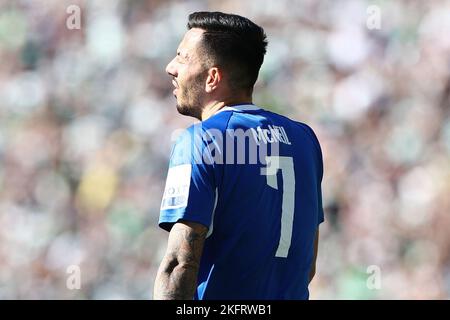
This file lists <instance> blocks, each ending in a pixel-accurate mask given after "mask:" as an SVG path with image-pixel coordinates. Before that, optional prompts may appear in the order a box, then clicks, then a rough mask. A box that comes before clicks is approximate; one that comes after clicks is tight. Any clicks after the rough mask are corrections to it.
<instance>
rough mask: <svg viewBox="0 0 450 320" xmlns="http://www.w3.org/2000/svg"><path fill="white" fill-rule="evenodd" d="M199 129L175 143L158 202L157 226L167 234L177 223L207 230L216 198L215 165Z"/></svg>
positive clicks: (186, 134) (190, 129) (182, 136)
mask: <svg viewBox="0 0 450 320" xmlns="http://www.w3.org/2000/svg"><path fill="white" fill-rule="evenodd" d="M206 158H210V154H209V148H208V143H207V141H206V140H205V138H204V134H203V130H202V129H201V127H198V126H192V127H190V128H189V129H187V130H186V131H185V132H184V133H183V134H182V135H181V136H180V138H179V139H178V140H177V141H176V143H175V145H174V147H173V149H172V153H171V157H170V162H169V170H168V173H167V179H166V185H165V189H164V194H163V198H162V202H161V209H160V217H159V226H160V227H161V228H163V229H164V230H167V231H170V229H171V228H172V226H173V224H174V223H176V222H177V221H179V220H186V221H191V222H197V223H200V224H202V225H204V226H206V227H207V228H209V226H210V224H211V219H212V213H213V210H214V204H215V200H216V199H215V198H216V191H215V190H216V182H215V175H214V170H215V165H214V164H211V161H204V160H205V159H206Z"/></svg>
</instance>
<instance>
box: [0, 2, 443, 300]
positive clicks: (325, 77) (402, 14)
mask: <svg viewBox="0 0 450 320" xmlns="http://www.w3.org/2000/svg"><path fill="white" fill-rule="evenodd" d="M74 6H75V7H74ZM77 8H79V9H80V10H79V13H80V18H81V20H80V21H78V22H79V28H77V21H76V17H75V16H74V15H76V14H77ZM201 10H209V11H216V10H217V11H224V12H230V13H237V14H241V15H244V16H246V17H248V18H250V19H252V20H253V21H255V22H256V23H258V24H260V25H262V26H263V27H264V28H265V30H266V33H267V35H268V40H269V46H268V53H267V56H266V58H265V62H264V64H263V67H262V70H261V72H260V77H259V80H258V82H257V85H256V88H255V94H254V102H255V103H256V104H258V105H260V106H262V107H263V108H265V109H270V110H274V111H276V112H280V113H282V114H285V115H287V116H289V117H292V118H293V119H295V120H298V121H302V122H306V123H308V124H309V125H310V126H312V128H313V129H314V130H315V131H316V133H317V135H318V137H319V140H320V141H321V144H322V149H323V153H324V166H325V176H324V180H323V198H324V207H325V223H323V224H322V225H321V231H320V249H319V256H318V270H317V275H316V278H315V279H314V280H313V282H312V283H311V286H310V291H311V299H449V298H450V197H449V194H450V166H449V164H450V36H449V35H450V2H449V1H437V0H434V1H433V0H431V1H413V0H408V1H376V0H374V1H356V0H355V1H332V0H302V1H291V0H289V1H288V0H281V1H280V0H279V1H269V0H248V1H242V0H221V1H162V0H161V1H157V0H133V1H131V0H130V1H118V0H113V1H109V0H108V1H106V0H105V1H80V0H78V1H77V0H70V1H69V0H47V1H43V0H38V1H31V0H30V1H23V0H22V1H20V0H19V1H0V161H1V162H0V299H148V298H151V297H152V288H153V282H154V278H155V275H156V270H157V268H158V265H159V263H160V261H161V258H162V255H163V253H164V250H165V246H166V240H167V234H166V233H165V232H163V231H162V230H160V229H159V228H158V227H157V220H158V214H159V205H160V202H161V196H162V192H163V188H164V182H165V176H166V173H167V167H168V157H169V153H170V148H171V143H172V140H173V139H172V137H173V136H174V135H175V134H176V133H177V132H179V130H181V129H183V128H186V127H187V126H189V125H191V124H192V123H194V121H193V120H192V119H190V118H185V117H183V116H181V115H179V114H178V113H177V111H176V109H175V100H174V98H173V96H172V85H171V82H170V78H169V77H168V76H167V75H166V74H165V71H164V69H165V66H166V64H167V63H168V62H169V61H170V60H171V59H172V57H173V56H174V54H175V51H176V48H177V46H178V43H179V41H180V40H181V38H182V36H183V34H184V32H185V30H186V23H187V16H188V14H189V13H191V12H193V11H201ZM74 19H75V20H74ZM71 266H79V267H80V269H79V270H80V271H81V288H80V289H74V290H70V286H69V287H68V286H67V282H68V280H70V279H69V277H70V276H71V275H72V273H71V272H72V271H71V270H72V269H70V268H71ZM68 268H69V269H68ZM374 276H379V278H377V279H375V281H373V280H374V278H373V277H374ZM374 284H375V286H374Z"/></svg>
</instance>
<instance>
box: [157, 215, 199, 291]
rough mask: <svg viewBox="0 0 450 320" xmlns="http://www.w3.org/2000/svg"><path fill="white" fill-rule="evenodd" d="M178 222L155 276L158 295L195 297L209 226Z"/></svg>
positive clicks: (171, 233) (172, 231)
mask: <svg viewBox="0 0 450 320" xmlns="http://www.w3.org/2000/svg"><path fill="white" fill-rule="evenodd" d="M190 225H193V224H190V223H176V224H175V225H174V226H173V228H172V230H171V232H170V235H169V243H168V247H167V252H166V255H165V257H164V259H163V261H162V262H161V266H160V267H159V270H158V275H157V277H156V280H155V290H154V298H155V299H164V300H165V299H170V300H188V299H192V298H193V296H194V293H195V289H196V286H197V275H198V269H199V267H200V259H201V255H202V251H203V244H204V240H205V237H206V233H207V229H206V228H205V227H204V226H201V225H198V224H195V225H196V226H193V227H191V226H190Z"/></svg>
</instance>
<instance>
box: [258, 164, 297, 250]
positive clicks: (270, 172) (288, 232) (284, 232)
mask: <svg viewBox="0 0 450 320" xmlns="http://www.w3.org/2000/svg"><path fill="white" fill-rule="evenodd" d="M266 163H267V167H266V168H261V174H263V175H265V176H266V177H267V184H268V185H269V186H271V187H272V188H274V189H277V190H278V183H277V172H278V169H280V170H281V176H282V178H283V204H282V207H281V236H280V242H279V243H278V249H277V252H276V253H275V257H281V258H287V256H288V253H289V248H290V246H291V239H292V227H293V222H294V206H295V172H294V161H293V160H292V157H279V156H269V157H266Z"/></svg>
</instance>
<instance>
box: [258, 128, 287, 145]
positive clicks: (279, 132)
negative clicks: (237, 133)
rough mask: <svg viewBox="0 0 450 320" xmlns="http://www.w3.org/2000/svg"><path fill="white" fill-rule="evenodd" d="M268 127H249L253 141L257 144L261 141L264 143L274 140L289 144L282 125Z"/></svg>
mask: <svg viewBox="0 0 450 320" xmlns="http://www.w3.org/2000/svg"><path fill="white" fill-rule="evenodd" d="M268 127H269V128H268V129H262V128H261V127H259V126H258V127H257V128H256V129H253V128H251V129H250V130H251V131H252V133H253V137H254V138H255V141H256V142H257V143H258V144H260V143H261V142H262V143H265V144H267V143H274V142H282V143H285V144H289V145H290V144H291V142H290V141H289V137H288V135H287V133H286V130H284V128H283V127H282V126H273V125H269V126H268Z"/></svg>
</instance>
